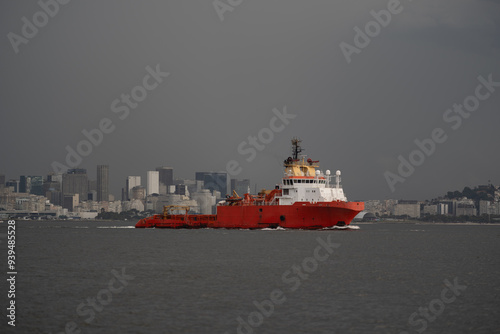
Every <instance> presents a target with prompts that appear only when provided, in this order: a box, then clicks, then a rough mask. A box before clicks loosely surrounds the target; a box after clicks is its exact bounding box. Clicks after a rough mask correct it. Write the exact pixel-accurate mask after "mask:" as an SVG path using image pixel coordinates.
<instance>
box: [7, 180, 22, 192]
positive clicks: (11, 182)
mask: <svg viewBox="0 0 500 334" xmlns="http://www.w3.org/2000/svg"><path fill="white" fill-rule="evenodd" d="M5 187H7V188H9V187H12V189H13V192H15V193H18V192H19V180H9V181H7V182H5Z"/></svg>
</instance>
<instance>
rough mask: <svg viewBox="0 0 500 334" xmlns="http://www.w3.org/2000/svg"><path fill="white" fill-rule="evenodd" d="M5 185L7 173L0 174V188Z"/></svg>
mask: <svg viewBox="0 0 500 334" xmlns="http://www.w3.org/2000/svg"><path fill="white" fill-rule="evenodd" d="M3 187H5V175H3V174H0V189H1V188H3Z"/></svg>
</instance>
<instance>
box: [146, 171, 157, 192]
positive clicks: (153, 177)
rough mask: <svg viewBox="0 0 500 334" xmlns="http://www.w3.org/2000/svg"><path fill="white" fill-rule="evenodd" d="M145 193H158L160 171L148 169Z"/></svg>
mask: <svg viewBox="0 0 500 334" xmlns="http://www.w3.org/2000/svg"><path fill="white" fill-rule="evenodd" d="M147 179H148V180H147V182H148V183H147V188H146V190H147V193H148V196H149V195H152V194H159V193H160V173H159V172H158V171H152V170H151V171H148V173H147Z"/></svg>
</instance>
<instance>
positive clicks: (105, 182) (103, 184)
mask: <svg viewBox="0 0 500 334" xmlns="http://www.w3.org/2000/svg"><path fill="white" fill-rule="evenodd" d="M97 201H98V202H103V201H109V166H108V165H97Z"/></svg>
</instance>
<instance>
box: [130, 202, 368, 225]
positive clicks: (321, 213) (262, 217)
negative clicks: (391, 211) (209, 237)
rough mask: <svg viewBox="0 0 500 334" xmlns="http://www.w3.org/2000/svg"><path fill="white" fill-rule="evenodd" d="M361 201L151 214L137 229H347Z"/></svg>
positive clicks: (234, 207) (237, 207) (360, 207)
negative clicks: (215, 212) (203, 213)
mask: <svg viewBox="0 0 500 334" xmlns="http://www.w3.org/2000/svg"><path fill="white" fill-rule="evenodd" d="M363 209H364V203H363V202H342V201H333V202H318V203H309V202H295V203H294V204H293V205H234V206H218V207H217V215H188V214H185V215H154V216H151V217H147V218H144V219H141V220H140V221H139V222H138V223H137V224H136V226H135V227H137V228H231V229H262V228H278V227H282V228H289V229H321V228H327V227H333V226H347V225H349V224H350V223H351V221H352V219H353V218H354V217H355V216H356V215H357V214H358V213H359V212H360V211H362V210H363Z"/></svg>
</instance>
